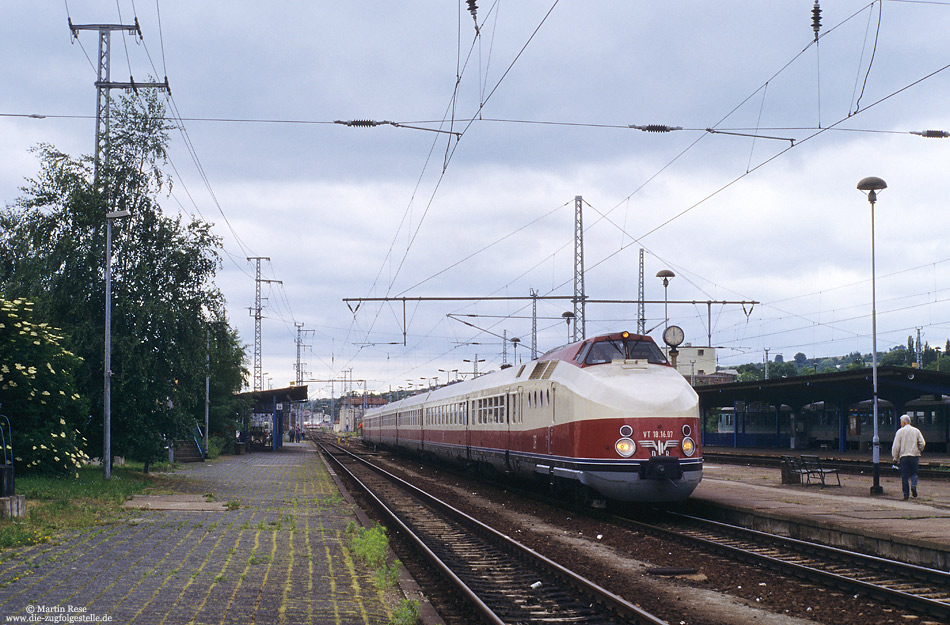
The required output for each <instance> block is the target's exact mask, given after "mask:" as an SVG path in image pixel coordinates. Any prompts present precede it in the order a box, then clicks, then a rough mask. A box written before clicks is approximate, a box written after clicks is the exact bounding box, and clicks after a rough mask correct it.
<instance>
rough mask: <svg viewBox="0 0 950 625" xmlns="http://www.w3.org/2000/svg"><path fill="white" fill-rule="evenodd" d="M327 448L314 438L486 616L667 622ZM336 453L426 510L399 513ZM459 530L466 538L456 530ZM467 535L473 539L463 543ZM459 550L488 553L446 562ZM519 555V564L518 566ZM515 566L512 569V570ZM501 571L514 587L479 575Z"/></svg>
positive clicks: (496, 619) (647, 624)
mask: <svg viewBox="0 0 950 625" xmlns="http://www.w3.org/2000/svg"><path fill="white" fill-rule="evenodd" d="M332 447H333V448H334V452H332V453H331V452H330V450H329V449H328V445H327V444H320V448H321V449H322V450H323V452H324V455H325V456H326V457H328V458H330V459H331V460H333V461H334V463H335V464H336V465H337V468H339V469H340V472H341V473H344V474H346V475H347V477H348V479H352V480H353V481H354V483H356V484H358V485H359V488H361V489H363V490H364V492H366V493H367V494H368V496H369V497H370V498H371V499H372V500H373V502H374V505H375V506H377V507H378V508H379V509H380V511H381V512H382V513H383V514H384V515H385V516H386V517H388V518H389V520H390V522H391V523H393V524H395V526H396V527H398V529H399V530H401V532H402V533H403V534H404V535H405V536H407V537H408V538H409V539H410V540H411V542H412V543H413V544H414V545H415V546H416V547H417V549H418V550H419V551H420V553H422V554H424V556H425V557H426V558H427V559H428V560H429V561H430V562H431V563H432V565H433V566H435V567H436V568H437V569H438V570H439V571H440V572H441V573H442V574H443V575H444V576H445V578H446V579H448V580H449V581H450V582H451V583H452V585H453V586H455V587H456V588H457V589H458V591H459V592H460V593H461V595H462V596H463V597H465V598H466V599H467V600H468V601H469V602H470V603H471V604H472V605H473V607H474V608H475V609H476V610H477V611H478V613H479V615H480V616H481V617H482V618H483V619H484V620H485V621H486V622H489V623H494V624H499V625H500V624H503V623H509V622H524V620H525V618H526V617H530V618H529V620H531V621H532V622H538V623H542V622H566V619H567V620H570V621H571V622H575V621H577V622H600V623H615V622H617V618H620V619H621V620H622V622H626V623H634V624H638V625H660V624H661V623H666V621H663V620H662V619H660V618H658V617H656V616H654V615H652V614H650V613H648V612H645V611H644V610H642V609H640V608H638V607H636V606H635V605H633V604H631V603H630V602H628V601H626V600H625V599H623V598H621V597H618V596H617V595H614V594H613V593H611V592H610V591H608V590H606V589H604V588H602V587H600V586H598V585H597V584H595V583H594V582H592V581H590V580H588V579H586V578H584V577H582V576H580V575H578V574H577V573H575V572H573V571H571V570H569V569H567V568H565V567H563V566H561V565H560V564H558V563H556V562H554V561H552V560H550V559H548V558H546V557H544V556H543V555H541V554H539V553H537V552H536V551H534V550H532V549H530V548H528V547H526V546H524V545H523V544H521V543H520V542H518V541H516V540H514V539H513V538H511V537H509V536H507V535H505V534H502V533H501V532H498V531H497V530H495V529H494V528H491V527H489V526H488V525H486V524H485V523H483V522H481V521H479V520H477V519H475V518H473V517H471V516H469V515H467V514H465V513H464V512H462V511H460V510H458V509H456V508H454V507H453V506H451V505H449V504H448V503H445V502H444V501H442V500H440V499H438V498H436V497H434V496H433V495H430V494H429V493H426V492H425V491H423V490H421V489H419V488H418V487H416V486H414V485H412V484H410V483H408V482H406V481H405V480H402V479H401V478H399V477H397V476H395V475H393V474H391V473H389V472H387V471H385V470H384V469H382V468H380V467H377V466H375V465H373V464H372V463H370V462H367V461H366V460H364V459H362V458H359V457H358V456H356V455H355V454H352V453H350V452H349V451H348V450H346V449H343V448H340V447H338V446H335V445H333V446H332ZM341 455H345V457H346V458H347V459H348V460H349V461H351V462H358V463H359V464H360V466H363V467H366V468H368V469H369V470H371V471H373V472H374V473H375V474H376V475H379V476H382V477H384V479H385V480H386V481H387V482H389V483H391V484H394V485H396V486H397V487H398V488H399V489H400V490H401V491H403V492H405V493H409V494H410V495H411V496H412V497H413V498H414V499H416V500H417V502H421V503H422V504H423V506H425V510H424V511H422V513H421V514H420V510H421V509H422V506H420V505H419V504H418V503H416V504H415V505H412V506H405V507H404V508H403V512H402V513H397V512H396V511H394V510H393V506H392V505H390V503H389V502H387V501H384V499H386V498H385V497H381V496H379V495H378V494H377V493H375V492H372V488H371V487H370V486H368V485H367V484H366V483H365V481H364V480H360V479H359V478H358V477H357V476H356V475H355V473H354V472H353V471H351V470H350V469H349V468H348V467H347V466H346V463H345V462H344V461H343V460H341V459H340V458H339V457H338V456H341ZM406 510H414V511H415V514H416V515H418V518H417V519H410V518H406V517H407V512H406ZM434 517H443V518H445V519H447V522H448V524H449V525H446V527H445V528H444V529H442V528H440V529H438V530H435V531H433V530H432V529H423V531H421V532H420V531H419V528H418V526H419V525H420V524H423V523H425V524H428V523H431V522H433V518H434ZM450 528H451V529H450ZM459 528H462V529H459ZM463 529H464V532H463ZM463 533H464V534H466V535H469V536H472V538H468V537H466V536H461V534H463ZM422 534H428V536H430V537H431V538H429V539H428V540H427V539H426V538H425V537H424V536H423V535H422ZM449 536H451V537H452V538H451V540H452V541H462V542H464V543H465V544H466V546H465V547H461V548H460V547H458V545H457V544H456V545H455V547H454V548H451V549H443V544H444V543H447V542H449V541H450V538H449ZM469 540H471V541H472V542H471V543H469V542H468V541H469ZM460 553H465V554H466V555H467V556H468V557H477V558H488V559H486V560H481V561H479V562H478V563H477V564H473V563H472V562H471V561H466V562H464V563H461V562H455V563H454V564H453V563H451V562H450V561H451V559H452V558H458V556H459V554H460ZM505 554H507V555H505ZM491 558H494V560H491ZM499 562H501V564H499ZM519 562H522V563H525V564H521V565H519V564H518V563H519ZM524 567H527V569H524ZM516 568H517V571H515V569H516ZM523 569H524V570H528V571H530V570H535V571H541V572H542V573H541V574H540V575H539V574H538V573H537V572H535V573H524V572H520V571H522V570H523ZM479 572H481V573H479ZM501 573H504V574H506V575H508V576H509V577H507V578H506V579H520V581H519V582H517V583H516V584H515V585H514V587H512V588H508V587H507V586H506V584H503V583H502V584H499V583H498V581H497V580H496V579H494V578H492V579H491V580H488V579H486V576H489V575H497V574H501ZM511 576H514V577H511ZM519 576H520V577H519ZM539 579H544V582H539V581H535V582H534V583H531V582H528V584H530V588H529V587H528V586H527V585H526V584H524V583H523V582H524V581H525V580H539ZM500 589H501V591H500ZM572 589H573V590H572ZM567 593H569V594H570V595H574V596H577V595H578V593H580V596H582V597H585V599H584V600H582V601H573V602H572V601H569V600H566V599H565V597H567V596H568V594H567ZM591 599H593V601H591ZM532 606H547V608H546V610H537V611H535V612H530V613H527V612H526V611H527V610H531V608H532ZM542 611H544V612H545V614H546V616H547V617H546V618H545V617H542V616H540V613H541V612H542ZM595 615H596V616H595ZM611 615H616V616H613V617H612V616H611ZM589 619H594V620H589Z"/></svg>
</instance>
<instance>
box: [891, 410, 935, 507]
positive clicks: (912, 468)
mask: <svg viewBox="0 0 950 625" xmlns="http://www.w3.org/2000/svg"><path fill="white" fill-rule="evenodd" d="M926 445H927V441H925V440H924V435H923V434H921V433H920V430H918V429H917V428H915V427H914V426H912V425H911V424H910V415H908V414H905V415H901V427H900V429H899V430H897V433H896V434H895V435H894V444H893V445H891V456H893V459H894V463H895V464H896V463H898V462H900V469H901V488H903V490H904V499H907V497H908V495H909V494H910V493H913V495H914V497H916V496H917V466H918V464H919V463H920V452H922V451H923V450H924V446H926ZM908 482H909V484H908ZM908 486H909V488H908ZM908 491H910V492H908Z"/></svg>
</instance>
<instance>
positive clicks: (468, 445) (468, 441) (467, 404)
mask: <svg viewBox="0 0 950 625" xmlns="http://www.w3.org/2000/svg"><path fill="white" fill-rule="evenodd" d="M462 405H463V406H464V408H465V409H464V415H463V416H462V423H463V424H464V426H465V434H464V441H465V443H464V444H465V459H466V460H468V461H471V459H472V416H471V415H472V405H473V402H472V401H470V400H468V399H466V400H465V401H464V402H463V403H462Z"/></svg>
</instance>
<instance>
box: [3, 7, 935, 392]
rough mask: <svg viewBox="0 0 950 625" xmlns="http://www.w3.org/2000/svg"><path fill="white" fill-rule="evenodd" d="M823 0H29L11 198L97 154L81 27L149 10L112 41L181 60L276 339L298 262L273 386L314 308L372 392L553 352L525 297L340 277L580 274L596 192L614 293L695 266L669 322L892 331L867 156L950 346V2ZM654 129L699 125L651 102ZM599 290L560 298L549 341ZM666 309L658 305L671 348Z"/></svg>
mask: <svg viewBox="0 0 950 625" xmlns="http://www.w3.org/2000/svg"><path fill="white" fill-rule="evenodd" d="M813 4H814V1H813V0H783V1H782V2H760V1H751V0H746V1H739V0H735V1H730V0H725V1H723V2H716V3H711V2H700V1H698V0H697V1H678V2H642V1H633V0H626V1H607V0H605V1H599V2H577V1H570V0H560V1H554V0H548V1H547V2H524V1H521V2H512V1H510V0H508V1H505V0H498V1H493V0H479V1H478V7H477V10H476V19H477V22H476V19H473V17H472V15H471V13H470V12H469V9H468V3H467V2H456V3H452V2H432V1H430V2H419V1H411V2H399V3H393V2H386V3H384V2H361V1H353V2H342V3H341V2H322V1H316V2H273V3H260V2H253V3H252V2H243V1H238V0H228V1H227V2H225V1H222V0H205V1H202V2H167V1H166V2H161V1H159V0H156V1H155V2H146V1H144V0H139V2H137V3H131V2H129V0H118V1H114V0H111V1H106V0H89V1H79V0H69V1H67V2H54V1H52V0H50V1H45V0H44V1H38V2H36V1H31V2H27V1H25V0H8V1H7V2H3V3H2V4H0V58H2V59H3V60H4V62H3V63H2V64H0V85H2V87H0V154H2V157H0V202H3V203H11V202H12V201H14V200H15V199H16V197H18V195H19V187H20V186H21V184H22V182H23V179H24V178H26V177H29V176H32V175H33V174H35V173H36V171H37V162H36V160H35V157H34V156H33V155H32V154H31V153H30V151H29V149H30V147H31V146H35V145H36V144H38V143H40V142H47V143H52V144H54V145H56V146H57V147H58V148H60V149H61V150H64V151H67V152H70V153H73V154H80V153H90V152H91V151H92V149H93V146H94V133H95V120H94V116H95V88H94V86H93V83H94V81H95V78H96V69H95V59H96V50H97V42H98V37H97V34H96V33H95V32H91V31H83V32H81V33H80V34H79V37H78V39H73V38H72V37H71V35H70V31H69V28H68V25H67V24H68V22H67V20H68V19H71V20H72V22H73V23H74V24H101V23H131V22H133V21H134V19H135V18H136V17H137V18H138V20H139V23H140V24H141V28H142V32H143V35H144V39H143V41H141V42H139V41H137V40H136V39H135V38H133V37H129V36H123V35H121V34H119V33H115V34H114V35H113V38H112V56H111V61H112V79H113V80H114V81H119V80H122V81H124V80H127V79H128V76H129V75H131V76H133V77H134V78H135V80H136V81H146V80H150V79H152V78H154V77H158V78H159V79H162V78H163V77H164V76H166V75H167V76H168V81H169V83H170V85H171V89H172V100H171V101H170V107H171V109H172V111H173V112H174V114H175V115H176V116H179V117H180V118H182V119H183V122H182V125H183V127H184V132H183V133H181V134H176V135H174V136H173V145H172V151H171V163H170V164H169V167H168V169H169V172H170V174H171V175H172V177H173V178H174V179H175V186H174V189H173V193H172V195H171V196H169V197H166V198H163V199H162V203H163V206H164V208H165V210H166V211H167V212H168V213H169V214H177V213H183V214H185V215H188V216H191V215H196V216H199V217H201V218H204V219H206V220H209V221H212V222H214V223H215V224H216V225H215V228H216V232H217V233H218V234H219V235H220V236H221V237H222V238H223V241H224V248H225V256H224V263H223V267H222V270H221V272H220V274H219V278H218V285H219V286H220V288H221V289H222V290H223V291H224V293H225V295H226V297H227V300H228V309H229V317H230V321H231V323H232V324H233V325H235V326H236V327H237V328H238V329H239V330H240V332H241V334H242V337H243V338H244V340H245V341H246V342H247V344H248V345H249V346H250V347H251V348H253V343H254V323H253V319H252V318H251V316H250V315H249V310H248V309H249V307H251V306H253V304H254V287H255V282H254V272H255V268H254V266H253V265H252V264H251V263H249V262H248V261H247V260H246V258H247V257H249V256H261V257H269V259H270V260H269V261H265V262H263V263H262V275H263V277H264V278H266V279H269V280H280V281H282V284H278V283H276V282H274V283H266V284H264V285H263V295H264V297H265V298H266V301H265V308H264V315H265V319H264V320H263V354H262V368H263V371H265V372H266V373H267V375H266V376H265V381H264V385H265V386H267V385H268V384H271V385H273V386H274V387H279V386H284V385H286V384H287V383H288V381H290V380H293V379H294V360H295V357H296V347H295V338H296V336H297V327H298V325H295V324H303V325H302V326H301V327H302V329H303V330H305V332H304V333H303V334H302V335H301V336H302V337H303V338H304V348H303V350H302V360H303V361H304V362H305V363H306V364H305V366H304V369H305V370H306V372H307V375H306V377H308V378H312V379H315V380H330V379H334V380H338V379H341V376H342V375H344V373H343V372H344V371H346V372H348V373H347V375H351V376H352V378H353V379H354V380H365V381H366V382H365V383H362V384H365V387H367V388H369V389H377V390H388V389H390V388H396V387H399V386H408V385H409V384H410V383H412V384H413V385H415V386H418V385H419V384H422V383H424V382H423V380H422V378H427V379H430V380H431V378H433V377H436V376H438V377H439V378H440V379H441V380H443V381H444V380H445V377H446V375H447V373H445V372H451V371H453V370H459V371H460V372H463V373H464V372H471V371H472V370H473V367H474V365H473V362H472V361H475V360H478V361H483V362H479V363H478V368H479V370H480V371H485V370H489V369H493V368H497V367H498V366H500V365H501V364H502V362H503V349H502V344H503V338H502V337H504V336H507V337H508V338H509V339H510V338H515V337H517V338H520V339H521V344H520V347H519V348H518V353H517V358H518V359H519V360H523V359H525V358H526V357H527V356H528V354H527V351H528V350H527V349H526V348H528V347H530V344H531V306H530V302H526V301H524V300H511V301H500V300H494V301H481V302H478V301H465V302H463V301H429V302H410V303H409V304H408V305H407V307H406V312H405V314H406V323H405V325H404V322H403V307H402V304H401V303H399V302H389V303H374V302H364V303H362V304H361V305H360V306H359V308H358V309H356V308H357V307H356V304H355V303H354V304H351V305H350V306H348V305H347V304H346V303H344V301H343V300H344V298H361V297H377V298H379V297H410V298H418V297H460V298H480V297H502V296H510V297H526V296H528V295H529V294H530V293H531V290H532V289H533V290H534V291H536V292H537V293H538V294H539V295H540V296H550V295H555V296H570V295H572V294H573V272H574V270H573V262H574V254H573V240H574V231H573V228H574V198H575V196H582V197H583V201H584V214H583V218H584V226H585V231H584V242H585V266H586V273H585V288H586V293H587V295H588V297H590V298H594V299H613V300H635V299H636V298H637V280H638V263H639V252H640V249H641V248H642V249H644V250H645V255H644V257H645V261H644V265H645V268H644V272H645V275H646V284H645V298H646V299H647V300H662V299H663V297H664V294H663V288H662V285H661V283H660V281H659V280H658V279H657V278H655V277H654V276H655V275H656V273H657V271H659V270H661V269H671V270H673V271H674V272H675V273H676V277H675V278H673V279H672V280H671V282H670V286H669V293H668V297H669V299H670V300H673V301H677V302H680V301H683V302H692V301H695V302H697V303H696V304H690V303H685V304H683V303H677V304H670V306H669V315H670V321H671V323H676V324H678V325H680V326H682V327H683V329H684V330H685V333H686V340H687V341H689V342H692V343H693V344H694V345H704V344H707V343H708V339H707V332H709V331H711V335H712V344H713V345H714V346H717V347H719V348H720V349H719V350H718V354H719V363H720V365H721V366H731V365H732V366H734V365H737V364H741V363H745V362H752V361H756V362H761V361H762V360H763V358H764V357H765V350H766V349H768V350H769V356H770V358H774V357H775V356H776V355H778V354H782V355H783V356H784V357H785V358H786V359H791V358H792V357H793V356H794V355H795V354H796V353H798V352H803V353H805V354H806V355H807V356H809V357H812V356H821V355H843V354H847V353H850V352H852V351H856V350H857V351H862V352H865V353H867V352H869V351H870V349H871V279H870V278H871V219H870V205H869V203H868V202H867V199H866V198H865V197H864V196H863V195H862V194H861V193H860V192H859V191H857V190H856V188H855V187H856V185H857V182H858V181H859V180H860V179H862V178H864V177H866V176H879V177H881V178H883V179H884V180H885V181H886V182H887V184H888V188H887V189H886V190H885V191H883V192H882V193H881V194H880V197H879V201H878V203H877V207H876V211H875V213H876V214H875V228H876V233H875V234H876V236H875V241H876V261H877V270H876V276H877V280H876V285H877V312H878V344H879V348H881V349H886V348H888V347H891V346H894V345H900V344H906V341H907V337H908V335H911V334H915V335H916V332H917V328H920V332H921V336H922V337H923V339H924V340H925V341H927V342H929V343H930V344H931V345H940V346H943V345H944V343H945V341H946V340H947V338H948V337H950V314H948V313H950V304H948V298H950V284H948V283H950V280H948V278H950V247H948V245H947V242H948V236H947V233H948V232H950V211H948V210H947V204H948V201H947V199H946V198H947V197H948V195H950V193H948V189H947V187H946V185H947V183H948V181H950V176H948V171H950V157H948V152H950V139H937V138H924V137H921V136H919V135H915V134H913V133H914V132H919V131H924V130H950V106H948V102H950V69H948V64H950V45H948V43H947V36H946V33H947V32H950V2H943V1H930V2H923V1H921V2H915V1H886V2H879V1H878V2H861V1H850V0H839V1H837V2H834V3H831V2H825V3H822V6H821V9H822V13H821V29H820V31H819V35H820V37H819V39H818V41H817V43H816V41H815V32H814V30H813V27H812V8H813ZM476 24H477V26H476ZM30 115H43V116H45V118H43V119H36V118H33V117H30ZM336 120H375V121H386V122H393V123H391V124H384V125H379V126H374V127H348V126H344V125H340V124H335V123H333V122H334V121H336ZM650 124H660V125H666V126H669V127H675V128H680V129H679V130H674V131H672V132H668V133H656V132H644V131H643V130H640V129H637V128H632V127H631V126H646V125H650ZM707 300H717V301H722V300H728V301H743V300H745V301H753V300H754V301H757V302H759V303H758V304H755V305H754V306H753V305H745V306H742V305H739V304H726V305H722V304H715V305H713V306H712V307H711V312H712V319H711V320H712V323H711V328H710V327H708V324H707V305H706V304H705V302H706V301H707ZM351 309H355V310H351ZM571 309H572V304H571V303H570V302H569V301H565V300H544V299H541V300H539V302H538V307H537V312H538V320H537V327H538V347H539V349H540V350H546V349H548V348H551V347H555V346H557V345H559V344H562V343H563V342H564V341H565V339H566V338H567V328H566V324H565V323H564V321H563V320H562V319H561V313H563V312H565V311H567V310H571ZM663 317H664V316H663V306H662V304H648V305H647V307H646V327H647V328H648V329H653V328H657V327H659V330H653V336H654V337H655V338H656V339H657V340H658V341H659V340H660V337H659V334H660V331H661V330H662V325H663ZM636 327H637V308H636V305H634V304H590V305H588V307H587V328H586V330H587V334H588V336H590V335H593V334H597V333H600V332H606V331H617V330H622V329H629V330H636ZM404 336H405V346H404V345H403V341H404ZM513 347H514V346H513V344H510V343H509V346H508V350H507V359H508V361H509V362H511V361H513V360H514V358H515V354H514V353H513V351H514V350H513ZM350 370H352V371H351V373H349V372H350ZM440 370H443V372H440ZM451 375H453V376H454V375H455V374H454V373H453V374H451ZM267 378H269V379H270V380H269V381H268V379H267ZM427 382H428V380H427V381H426V382H425V383H427ZM310 387H311V396H317V395H321V394H325V393H326V392H328V391H329V389H330V385H329V383H324V382H312V383H310ZM339 389H340V384H339V383H337V384H336V385H335V390H336V391H337V392H339Z"/></svg>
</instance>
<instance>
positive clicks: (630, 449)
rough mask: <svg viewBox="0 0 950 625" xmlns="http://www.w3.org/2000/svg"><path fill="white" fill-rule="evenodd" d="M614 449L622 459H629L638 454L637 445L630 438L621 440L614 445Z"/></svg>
mask: <svg viewBox="0 0 950 625" xmlns="http://www.w3.org/2000/svg"><path fill="white" fill-rule="evenodd" d="M614 449H616V450H617V453H618V454H620V456H621V457H623V458H629V457H630V456H632V455H633V454H635V453H637V444H636V443H634V442H633V441H632V440H630V439H629V438H621V439H620V440H618V441H617V442H616V443H614Z"/></svg>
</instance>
